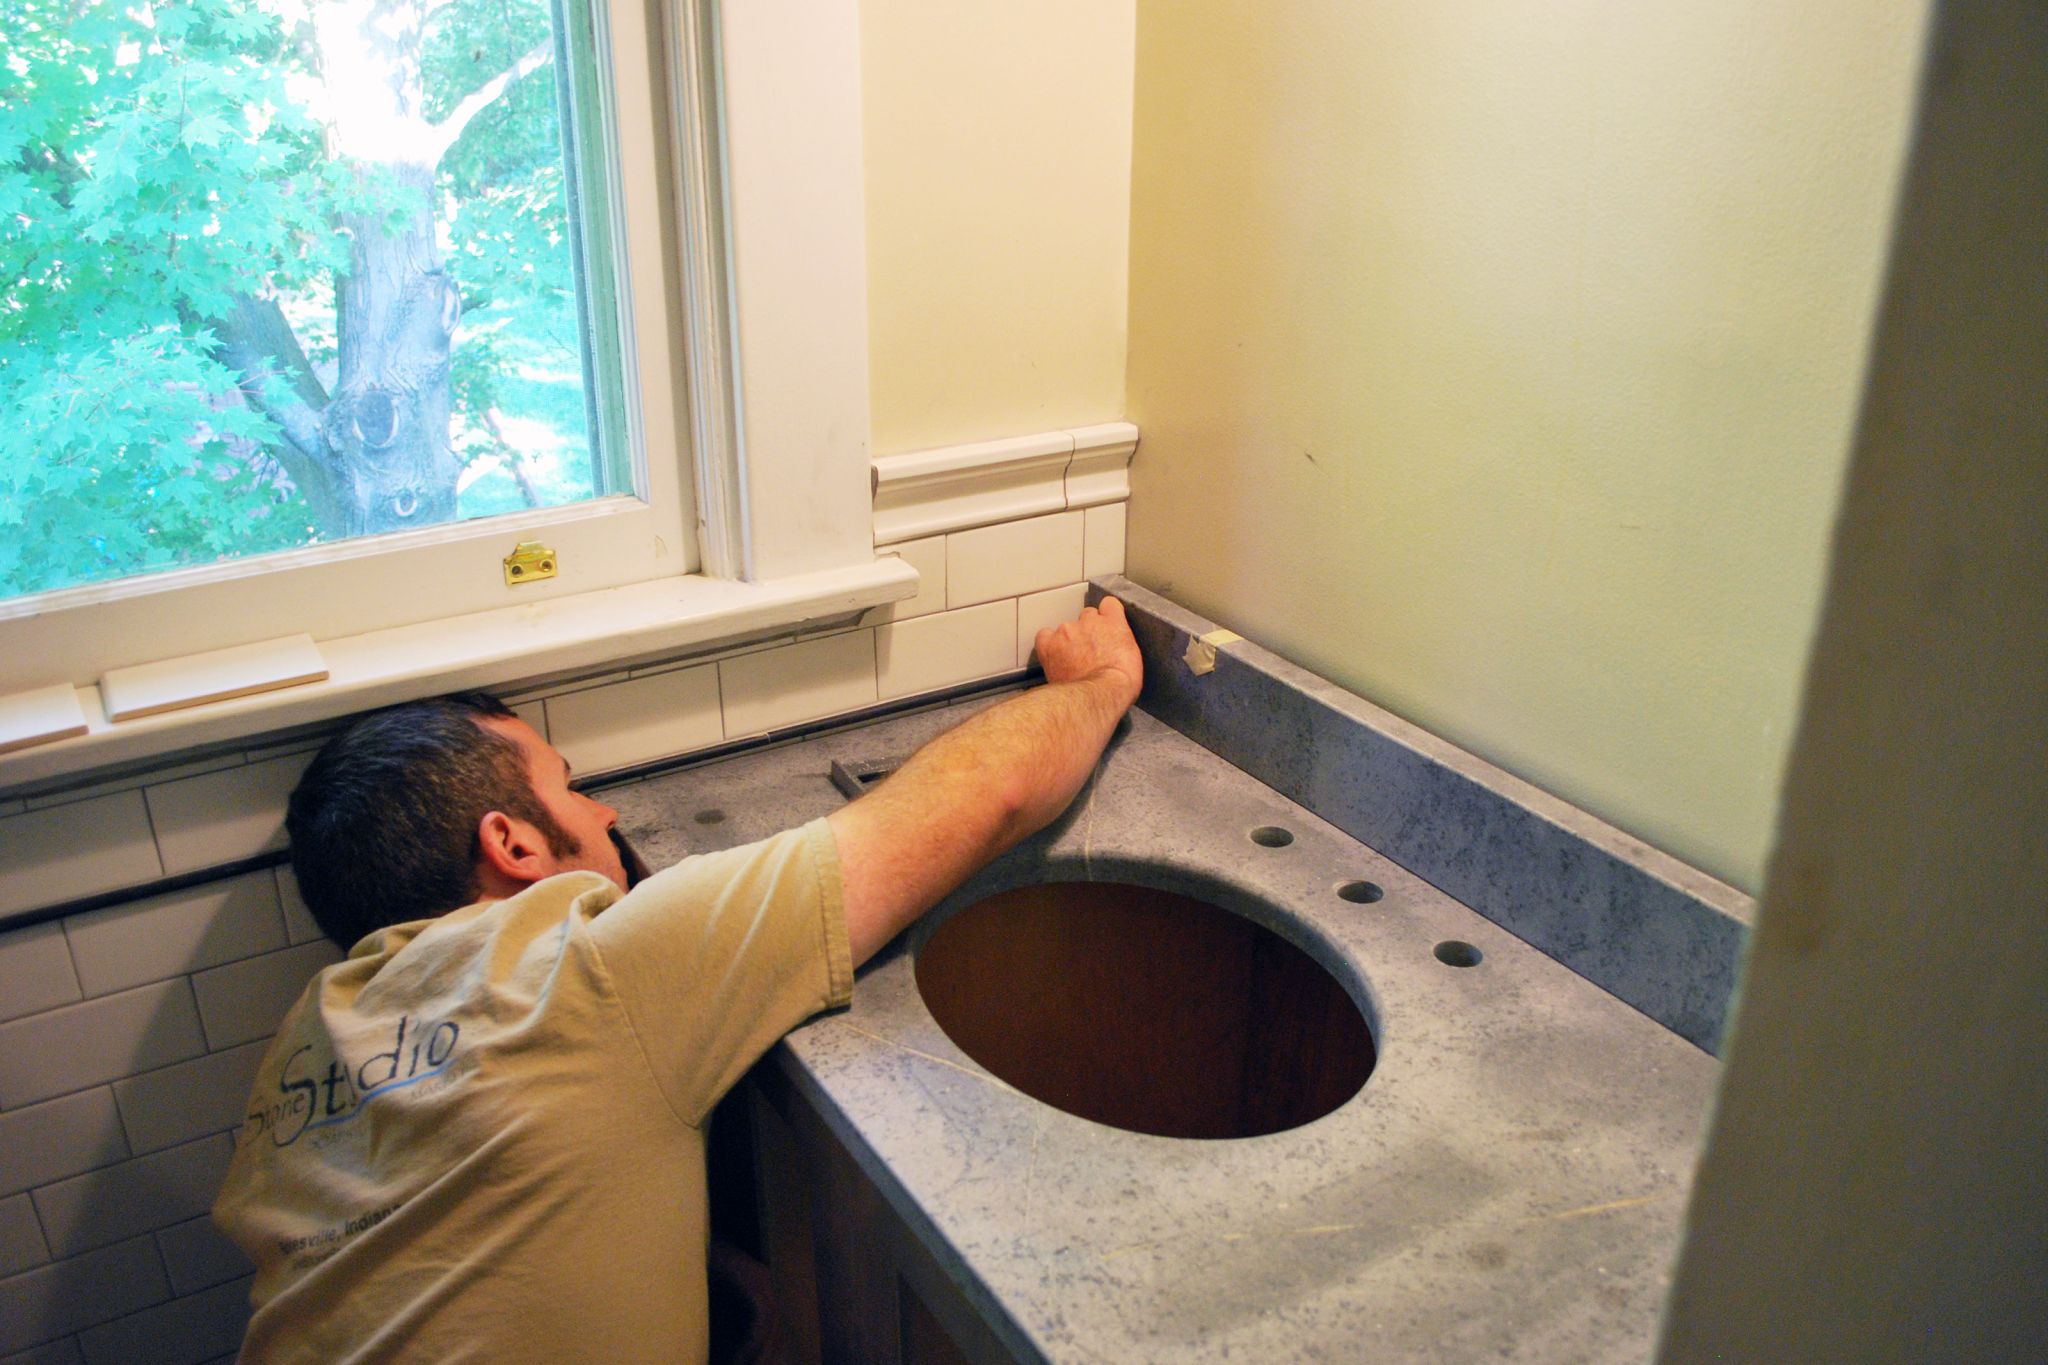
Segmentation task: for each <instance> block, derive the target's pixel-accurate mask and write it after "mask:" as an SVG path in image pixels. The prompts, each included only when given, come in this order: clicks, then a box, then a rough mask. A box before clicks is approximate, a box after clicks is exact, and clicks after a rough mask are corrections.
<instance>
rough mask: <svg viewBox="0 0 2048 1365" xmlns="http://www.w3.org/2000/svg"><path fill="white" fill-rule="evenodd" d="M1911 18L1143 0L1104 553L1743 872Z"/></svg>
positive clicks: (1890, 173) (1772, 774) (1783, 727)
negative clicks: (1127, 420) (1122, 409)
mask: <svg viewBox="0 0 2048 1365" xmlns="http://www.w3.org/2000/svg"><path fill="white" fill-rule="evenodd" d="M1923 19H1924V11H1923V7H1922V6H1921V5H1919V4H1899V5H1889V4H1873V3H1868V0H1835V2H1834V3H1829V4H1802V5H1784V4H1779V3H1775V2H1774V0H1742V2H1741V3H1736V2H1734V0H1686V2H1685V3H1667V4H1658V5H1645V6H1635V5H1623V4H1612V3H1608V4H1595V3H1577V4H1567V5H1543V6H1537V5H1529V4H1525V3H1522V2H1521V0H1493V2H1492V3H1480V2H1479V0H1469V2H1467V3H1460V4H1456V5H1437V4H1423V3H1419V2H1418V3H1404V4H1397V3H1374V4H1341V3H1336V2H1335V0H1322V2H1320V3H1316V2H1313V0H1266V3H1262V4H1258V5H1244V4H1237V3H1224V2H1223V0H1145V2H1144V3H1142V4H1141V5H1140V6H1139V14H1138V35H1137V58H1136V60H1137V68H1136V70H1137V77H1136V115H1135V129H1134V146H1133V154H1132V155H1133V164H1134V167H1135V172H1134V177H1133V191H1132V209H1131V305H1130V328H1131V342H1130V356H1129V416H1130V417H1131V420H1133V421H1135V422H1137V423H1138V424H1139V427H1140V429H1141V431H1142V432H1143V444H1142V446H1141V448H1140V451H1139V455H1138V459H1137V460H1136V462H1135V464H1134V466H1133V470H1132V473H1133V480H1134V491H1133V497H1132V502H1131V511H1130V517H1131V520H1130V541H1129V562H1130V571H1131V574H1132V576H1133V577H1134V578H1137V579H1139V580H1140V581H1142V582H1144V583H1146V584H1147V585H1148V586H1152V587H1155V588H1157V589H1159V590H1160V591H1162V592H1166V593H1169V594H1170V595H1172V596H1174V597H1175V598H1177V599H1178V600H1181V601H1183V602H1185V603H1187V604H1188V605H1189V606H1191V607H1193V608H1195V609H1196V610H1198V611H1201V612H1202V613H1204V614H1205V615H1208V616H1211V617H1214V618H1215V619H1217V620H1219V621H1221V622H1223V623H1224V624H1227V625H1229V626H1231V627H1233V628H1234V629H1236V630H1238V631H1240V632H1241V633H1243V634H1245V635H1247V636H1249V637H1251V638H1253V639H1255V640H1257V641H1259V642H1260V643H1262V644H1265V645H1267V646H1269V647H1271V648H1273V649H1275V650H1277V651H1279V652H1280V653H1282V654H1285V655H1287V656H1288V657H1290V658H1293V659H1295V660H1297V661H1298V662H1300V663H1302V664H1304V665H1305V666H1307V667H1309V668H1312V669H1315V670H1316V671H1318V672H1321V673H1324V674H1326V675H1328V676H1329V677H1331V678H1333V679H1335V680H1336V681H1338V682H1340V683H1342V684H1344V685H1345V686H1347V687H1350V688H1352V689H1353V690H1355V691H1358V692H1360V693H1362V694H1364V695H1365V696H1367V697H1370V698H1372V699H1373V700H1375V701H1377V702H1379V703H1381V704H1382V705H1385V706H1387V707H1388V708H1390V709H1391V710H1394V711H1396V712H1397V713H1400V714H1402V715H1405V716H1407V717H1409V718H1410V719H1413V720H1415V721H1417V722H1419V723H1420V724H1422V725H1424V726H1426V727H1428V728H1430V729H1432V730H1435V731H1437V732H1439V733H1441V734H1443V735H1445V736H1446V737H1448V738H1450V739H1453V740H1455V741H1457V742H1459V743H1462V744H1464V745H1466V746H1467V747H1469V748H1472V749H1474V750H1476V751H1477V752H1479V753H1481V754H1483V755H1485V756H1487V757H1489V758H1491V759H1493V760H1494V761H1495V762H1498V763H1500V764H1501V765H1502V766H1504V767H1507V768H1509V769H1510V770H1512V771H1514V772H1516V773H1518V774H1520V775H1522V776H1524V777H1526V778H1528V779H1530V780H1532V781H1535V782H1537V783H1539V784H1542V785H1544V786H1547V787H1549V788H1551V789H1553V790H1555V791H1557V792H1559V793H1560V794H1562V795H1564V796H1566V797H1567V798H1569V799H1571V800H1574V801H1576V802H1577V803H1579V804H1581V805H1583V806H1585V807H1587V808H1588V809H1590V810H1593V811H1594V812H1596V813H1598V814H1601V815H1603V816H1605V817H1606V818H1607V819H1609V820H1611V821H1613V822H1615V823H1617V824H1619V825H1621V826H1622V827H1624V828H1626V829H1629V830H1631V831H1632V832H1634V833H1636V834H1638V835H1640V836H1642V837H1644V838H1646V839H1648V840H1649V841H1651V842H1652V843H1655V844H1657V845H1660V846H1662V847H1664V848H1666V849H1668V850H1670V851H1671V852H1673V853H1675V854H1677V855H1679V856H1680V857H1683V858H1685V859H1687V860H1688V861H1691V862H1694V863H1696V864H1697V865H1699V866H1700V867H1702V868H1705V869H1706V870H1708V871H1711V872H1713V873H1715V874H1717V875H1719V876H1721V877H1723V878H1725V879H1727V880H1730V881H1732V882H1734V883H1735V884H1737V885H1739V886H1742V887H1745V888H1748V889H1752V890H1753V889H1754V888H1755V887H1756V885H1757V884H1758V882H1759V880H1760V870H1761V867H1762V862H1763V857H1764V854H1765V851H1766V846H1767V842H1768V837H1769V833H1770V830H1771V825H1772V820H1773V816H1774V812H1775V808H1776V802H1777V787H1778V782H1779V777H1780V773H1781V770H1782V768H1783V763H1784V756H1785V752H1786V748H1787V744H1788V741H1789V736H1790V732H1791V727H1792V722H1793V719H1794V715H1795V708H1796V703H1797V699H1798V687H1799V682H1800V676H1801V670H1802V667H1803V663H1804V660H1805V657H1806V651H1807V646H1808V641H1809V637H1810V635H1811V632H1812V628H1813V623H1814V619H1815V614H1816V609H1817V603H1818V601H1819V596H1820V590H1821V582H1822V572H1823V566H1824V558H1825V553H1826V547H1827V539H1828V533H1829V529H1830V526H1831V523H1832V520H1833V516H1834V511H1835V506H1836V502H1837V498H1838V486H1839V484H1840V481H1841V476H1842V471H1843V467H1844V462H1845V458H1846V455H1847V451H1848V448H1849V440H1850V435H1851V425H1852V421H1853V418H1854V413H1855V405H1856V396H1857V392H1858V386H1859V381H1860V378H1861V374H1862V370H1863V366H1864V361H1865V356H1866V353H1867V349H1868V337H1869V331H1870V322H1871V316H1872V312H1873V308H1874V300H1875V294H1876V287H1877V283H1878V279H1879V272H1880V266H1881V263H1882V254H1883V249H1884V245H1885V240H1886V235H1887V229H1888V226H1889V218H1890V208H1891V201H1892V195H1893V191H1894V187H1895V185H1896V183H1897V180H1898V175H1899V170H1900V163H1901V157H1902V153H1903V148H1904V141H1905V134H1906V128H1907V118H1908V115H1909V112H1910V106H1911V101H1912V95H1913V82H1914V76H1915V69H1916V57H1917V53H1918V40H1919V37H1920V31H1921V28H1922V24H1923Z"/></svg>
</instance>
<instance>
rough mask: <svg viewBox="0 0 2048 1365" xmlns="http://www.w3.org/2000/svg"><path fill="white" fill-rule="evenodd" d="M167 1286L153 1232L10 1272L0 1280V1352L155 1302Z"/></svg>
mask: <svg viewBox="0 0 2048 1365" xmlns="http://www.w3.org/2000/svg"><path fill="white" fill-rule="evenodd" d="M170 1292H171V1286H170V1283H169V1281H167V1280H166V1279H165V1278H164V1263H163V1258H162V1257H160V1256H158V1255H157V1250H156V1239H155V1238H153V1237H137V1238H136V1239H135V1240H134V1241H132V1242H122V1243H121V1244H120V1245H118V1246H110V1247H103V1248H101V1249H100V1250H98V1251H92V1252H87V1253H86V1254H85V1255H83V1256H73V1257H71V1258H70V1259H68V1260H63V1261H58V1262H56V1263H54V1264H52V1265H46V1266H42V1267H40V1268H38V1269H35V1270H31V1271H28V1272H27V1273H25V1274H21V1275H15V1276H11V1277H10V1278H8V1279H4V1280H0V1352H5V1351H21V1350H26V1349H27V1348H28V1347H30V1346H40V1345H43V1344H44V1343H46V1342H51V1341H55V1340H56V1339H57V1338H58V1337H65V1336H69V1335H71V1334H72V1333H73V1332H76V1331H79V1330H81V1329H83V1328H86V1327H92V1326H96V1325H97V1324H99V1323H102V1322H106V1321H108V1320H109V1319H112V1318H118V1317H121V1316H124V1315H125V1314H128V1313H133V1312H135V1311H136V1310H138V1309H141V1308H147V1307H148V1306H149V1305H151V1304H153V1303H161V1302H163V1301H164V1299H165V1298H166V1297H167V1296H168V1295H169V1294H170ZM55 1358H56V1359H62V1357H61V1356H59V1357H55ZM136 1359H138V1360H146V1359H148V1356H147V1355H143V1356H138V1357H136Z"/></svg>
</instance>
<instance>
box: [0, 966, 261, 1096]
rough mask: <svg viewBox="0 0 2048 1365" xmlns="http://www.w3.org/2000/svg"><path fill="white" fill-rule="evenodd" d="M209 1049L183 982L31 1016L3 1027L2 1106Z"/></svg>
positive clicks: (80, 1087) (0, 1027)
mask: <svg viewBox="0 0 2048 1365" xmlns="http://www.w3.org/2000/svg"><path fill="white" fill-rule="evenodd" d="M259 960H260V959H259ZM215 970H216V971H228V970H231V969H230V968H225V967H220V968H215ZM236 1041H237V1042H241V1041H245V1040H242V1039H237V1040H236ZM204 1051H206V1039H205V1036H204V1035H203V1034H201V1033H200V1031H199V1016H198V1014H197V1013H196V1012H195V1011H194V1010H193V1008H192V988H191V987H190V986H188V985H187V984H186V983H185V979H184V978H183V977H179V978H177V979H176V980H174V981H163V982H159V983H157V984H156V985H154V986H141V987H138V988H136V989H135V990H132V991H123V992H121V993H120V994H119V995H103V996H100V997H99V998H98V999H97V1000H87V1001H85V1002H83V1003H82V1004H77V1005H66V1006H64V1007H63V1008H62V1009H54V1010H48V1011H46V1012H44V1013H42V1014H32V1015H30V1016H29V1017H28V1018H26V1019H16V1020H14V1021H13V1022H12V1023H7V1024H0V1108H7V1109H12V1108H14V1107H15V1106H16V1105H23V1104H34V1103H35V1102H36V1101H38V1100H47V1099H52V1098H54V1097H55V1096H58V1095H67V1094H69V1093H71V1092H72V1091H74V1090H83V1089H85V1088H86V1087H87V1086H93V1085H103V1084H105V1083H106V1082H108V1081H112V1080H118V1079H120V1078H121V1077H123V1076H133V1075H135V1074H136V1073H137V1072H141V1071H150V1070H153V1069H155V1068H156V1067H160V1066H169V1065H170V1064H171V1063H173V1062H182V1061H184V1060H186V1059H187V1058H189V1057H197V1056H198V1055H199V1054H200V1053H202V1052H204Z"/></svg>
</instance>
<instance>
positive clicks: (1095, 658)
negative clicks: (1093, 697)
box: [1036, 597, 1145, 706]
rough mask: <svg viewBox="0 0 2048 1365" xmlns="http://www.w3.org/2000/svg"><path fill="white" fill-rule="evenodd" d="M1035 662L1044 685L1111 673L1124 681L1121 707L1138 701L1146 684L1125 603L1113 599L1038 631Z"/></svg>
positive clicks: (1142, 660)
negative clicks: (1040, 671) (1059, 623)
mask: <svg viewBox="0 0 2048 1365" xmlns="http://www.w3.org/2000/svg"><path fill="white" fill-rule="evenodd" d="M1036 648H1037V650H1038V662H1039V664H1040V665H1041V666H1043V667H1044V669H1045V680H1046V681H1047V682H1055V683H1056V682H1075V681H1078V680H1080V679H1082V678H1086V677H1089V676H1091V675H1093V674H1096V673H1100V672H1104V671H1113V672H1115V673H1117V674H1118V675H1120V676H1121V677H1122V679H1123V681H1124V684H1125V686H1124V693H1125V695H1124V705H1125V706H1129V705H1130V704H1131V703H1132V702H1135V701H1136V700H1137V699H1138V692H1139V689H1141V688H1142V687H1143V686H1144V683H1145V661H1144V659H1142V658H1141V657H1139V654H1138V642H1137V641H1136V640H1135V639H1133V638H1132V636H1131V627H1130V623H1129V622H1128V621H1126V620H1125V619H1124V604H1123V603H1121V602H1119V601H1117V600H1116V599H1115V598H1114V597H1105V598H1103V599H1102V605H1101V606H1100V607H1083V608H1081V615H1080V619H1078V620H1074V621H1068V622H1066V623H1065V624H1064V625H1058V626H1047V627H1046V628H1045V629H1044V630H1041V631H1039V632H1038V643H1037V646H1036Z"/></svg>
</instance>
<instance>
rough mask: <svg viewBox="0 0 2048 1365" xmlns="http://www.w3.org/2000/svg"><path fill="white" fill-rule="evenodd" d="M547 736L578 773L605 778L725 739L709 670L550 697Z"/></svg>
mask: <svg viewBox="0 0 2048 1365" xmlns="http://www.w3.org/2000/svg"><path fill="white" fill-rule="evenodd" d="M547 711H548V732H549V733H550V734H551V735H553V736H554V739H553V741H552V742H553V744H554V746H555V747H556V748H557V749H559V750H561V751H562V756H563V757H564V758H566V759H568V760H569V762H570V763H571V764H572V765H573V766H574V767H575V768H576V770H577V771H578V772H582V773H594V772H603V771H604V770H605V769H607V768H623V767H625V766H627V765H628V764H632V763H645V762H647V761H648V760H649V759H656V758H667V757H668V756H669V755H671V754H683V753H688V752H689V751H690V750H692V749H702V748H705V747H707V746H709V745H713V744H716V743H718V742H719V741H720V740H722V739H724V738H725V722H724V720H723V718H722V717H721V715H720V713H719V708H718V669H717V667H716V666H714V665H711V664H704V665H702V666H700V667H697V668H684V669H679V670H677V671H676V672H673V673H656V674H653V675H652V676H649V677H644V678H632V679H628V680H626V681H624V682H615V683H612V684H610V685H609V686H606V687H594V688H591V689H590V690H589V691H587V692H571V693H569V694H568V695H567V696H561V697H550V698H548V701H547Z"/></svg>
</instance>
